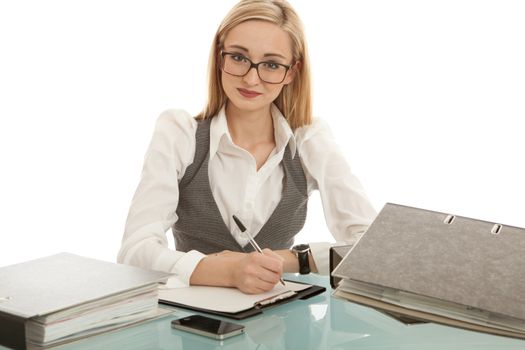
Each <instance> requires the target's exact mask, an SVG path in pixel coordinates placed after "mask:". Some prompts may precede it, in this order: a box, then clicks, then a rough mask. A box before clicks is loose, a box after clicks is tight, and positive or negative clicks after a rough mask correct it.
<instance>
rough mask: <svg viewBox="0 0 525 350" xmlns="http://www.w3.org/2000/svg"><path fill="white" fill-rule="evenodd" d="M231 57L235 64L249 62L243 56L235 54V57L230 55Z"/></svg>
mask: <svg viewBox="0 0 525 350" xmlns="http://www.w3.org/2000/svg"><path fill="white" fill-rule="evenodd" d="M230 56H231V58H232V59H233V60H234V61H235V62H248V59H247V58H246V57H244V56H243V55H236V54H233V55H230Z"/></svg>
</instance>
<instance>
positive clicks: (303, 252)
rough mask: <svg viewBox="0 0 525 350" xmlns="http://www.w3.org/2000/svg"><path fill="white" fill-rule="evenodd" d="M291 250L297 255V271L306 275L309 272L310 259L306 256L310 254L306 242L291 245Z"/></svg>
mask: <svg viewBox="0 0 525 350" xmlns="http://www.w3.org/2000/svg"><path fill="white" fill-rule="evenodd" d="M292 252H294V253H295V256H297V260H298V261H299V273H300V274H301V275H306V274H309V273H310V261H309V259H308V256H309V255H310V246H309V245H308V244H298V245H295V246H293V248H292Z"/></svg>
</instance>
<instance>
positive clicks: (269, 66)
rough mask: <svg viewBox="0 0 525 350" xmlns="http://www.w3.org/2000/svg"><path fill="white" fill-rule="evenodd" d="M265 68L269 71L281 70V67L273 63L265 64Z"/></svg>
mask: <svg viewBox="0 0 525 350" xmlns="http://www.w3.org/2000/svg"><path fill="white" fill-rule="evenodd" d="M263 67H264V69H268V70H277V69H279V68H280V65H279V64H277V63H273V62H263Z"/></svg>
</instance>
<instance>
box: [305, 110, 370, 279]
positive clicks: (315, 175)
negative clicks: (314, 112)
mask: <svg viewBox="0 0 525 350" xmlns="http://www.w3.org/2000/svg"><path fill="white" fill-rule="evenodd" d="M296 140H297V148H298V151H299V154H300V156H301V160H302V163H303V168H304V170H305V174H306V178H307V183H308V193H311V191H313V190H315V189H318V190H319V193H320V195H321V201H322V204H323V211H324V215H325V220H326V224H327V226H328V229H329V230H330V232H331V233H332V235H333V236H334V238H335V240H336V241H337V244H354V243H355V242H356V241H357V240H358V239H359V238H360V237H361V236H362V234H363V233H364V232H365V231H366V229H367V228H368V226H369V225H370V224H371V223H372V221H373V219H374V218H375V216H376V215H377V213H376V211H375V209H374V208H373V207H372V205H371V203H370V201H369V199H368V198H367V196H366V194H365V191H364V189H363V187H362V185H361V183H360V182H359V180H358V179H357V177H355V176H354V174H352V172H351V170H350V167H349V165H348V163H347V161H346V159H345V157H344V155H343V154H342V152H341V151H340V149H339V147H338V146H337V144H336V143H335V140H334V137H333V136H332V133H331V131H330V129H329V127H328V125H327V124H326V123H325V122H323V121H322V120H321V119H318V118H316V119H314V122H313V123H312V124H311V125H309V126H306V127H303V128H300V129H298V130H297V131H296ZM329 247H330V243H327V242H317V243H315V242H314V243H310V248H311V251H312V257H313V259H314V261H315V264H316V266H317V269H318V271H319V273H321V274H328V273H329Z"/></svg>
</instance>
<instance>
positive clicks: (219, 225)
mask: <svg viewBox="0 0 525 350" xmlns="http://www.w3.org/2000/svg"><path fill="white" fill-rule="evenodd" d="M210 122H211V118H210V119H206V120H204V121H199V124H198V127H197V132H196V135H195V137H196V149H195V158H194V160H193V163H192V164H191V165H190V166H188V168H187V169H186V173H185V174H184V176H183V177H182V179H181V180H180V182H179V204H178V207H177V216H178V217H179V219H178V221H177V222H176V223H175V225H173V228H172V230H173V236H174V237H175V248H176V250H178V251H182V252H187V251H190V250H192V249H195V250H198V251H200V252H202V253H204V254H211V253H216V252H220V251H223V250H232V251H244V252H250V251H253V248H252V247H251V245H250V244H247V245H246V246H245V247H242V246H241V245H239V243H237V241H236V240H235V239H234V238H233V237H232V235H231V233H230V231H229V230H228V227H227V226H226V224H225V223H224V221H223V220H222V216H221V214H220V212H219V208H218V207H217V203H216V202H215V199H214V198H213V194H212V191H211V187H210V181H209V178H208V161H209V157H210ZM282 164H283V168H284V178H283V193H282V197H281V201H280V202H279V204H277V207H276V208H275V210H274V212H273V213H272V214H271V216H270V218H269V219H268V221H267V222H266V223H265V224H264V226H263V227H262V229H261V230H260V231H259V233H257V235H256V237H255V240H256V241H257V243H258V244H259V246H260V247H261V248H262V249H264V248H270V249H273V250H276V249H288V248H290V247H291V246H292V245H293V239H294V236H295V235H296V234H297V233H298V232H299V231H300V230H301V229H302V228H303V226H304V221H305V218H306V207H307V202H308V194H307V190H306V178H305V175H304V171H303V168H302V165H301V161H300V157H299V154H298V153H296V155H295V157H294V158H293V159H292V157H291V152H290V148H289V146H286V150H285V152H284V157H283V160H282ZM251 233H252V235H254V236H255V232H251Z"/></svg>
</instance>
